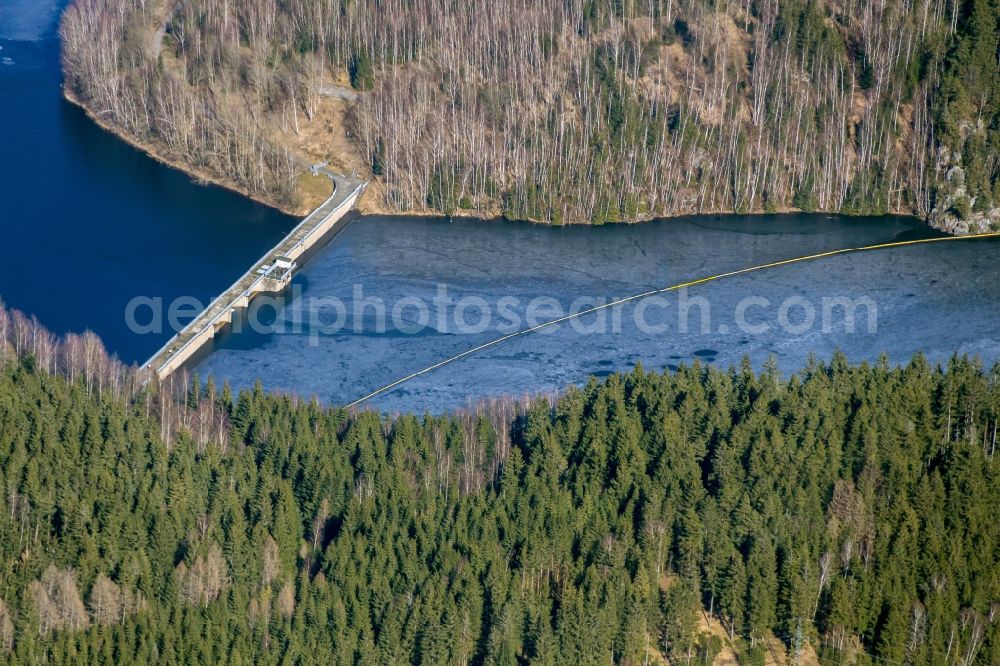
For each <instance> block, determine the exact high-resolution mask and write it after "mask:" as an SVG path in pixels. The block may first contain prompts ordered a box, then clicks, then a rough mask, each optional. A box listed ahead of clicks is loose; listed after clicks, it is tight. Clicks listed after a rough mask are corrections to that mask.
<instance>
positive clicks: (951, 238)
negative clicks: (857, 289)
mask: <svg viewBox="0 0 1000 666" xmlns="http://www.w3.org/2000/svg"><path fill="white" fill-rule="evenodd" d="M980 238H1000V232H990V233H984V234H970V235H968V236H940V237H937V238H919V239H916V240H907V241H892V242H890V243H877V244H875V245H865V246H863V247H845V248H841V249H839V250H829V251H827V252H818V253H816V254H809V255H806V256H804V257H795V258H793V259H782V260H780V261H772V262H769V263H766V264H760V265H758V266H750V267H748V268H741V269H739V270H735V271H729V272H728V273H719V274H718V275H710V276H708V277H703V278H698V279H697V280H690V281H688V282H681V283H680V284H675V285H671V286H669V287H663V288H661V289H653V290H650V291H644V292H642V293H641V294H634V295H632V296H626V297H625V298H619V299H618V300H616V301H613V302H611V303H604V304H603V305H597V306H595V307H592V308H588V309H586V310H582V311H580V312H574V313H572V314H568V315H565V316H562V317H559V318H557V319H552V320H550V321H546V322H542V323H541V324H537V325H535V326H531V327H529V328H525V329H521V330H520V331H514V332H513V333H508V334H507V335H503V336H500V337H499V338H495V339H493V340H490V341H489V342H485V343H483V344H481V345H479V346H477V347H473V348H472V349H467V350H466V351H464V352H462V353H460V354H455V355H454V356H451V357H449V358H446V359H444V360H443V361H438V362H437V363H435V364H434V365H429V366H427V367H426V368H424V369H422V370H418V371H417V372H413V373H411V374H409V375H406V376H405V377H401V378H400V379H397V380H396V381H394V382H392V383H391V384H386V385H385V386H382V387H381V388H378V389H376V390H374V391H372V392H371V393H369V394H367V395H365V396H363V397H361V398H358V399H357V400H355V401H354V402H350V403H348V404H347V407H348V408H350V407H355V406H357V405H360V404H361V403H362V402H365V401H367V400H371V399H372V398H374V397H375V396H377V395H381V394H382V393H385V392H387V391H391V390H392V389H394V388H396V387H397V386H399V385H400V384H403V383H405V382H408V381H410V380H411V379H416V378H417V377H419V376H421V375H426V374H427V373H428V372H433V371H434V370H437V369H438V368H440V367H443V366H445V365H448V364H449V363H454V362H455V361H460V360H462V359H463V358H465V357H467V356H472V355H473V354H477V353H479V352H481V351H483V350H485V349H489V348H490V347H495V346H497V345H500V344H503V343H505V342H507V341H509V340H513V339H514V338H519V337H522V336H525V335H529V334H531V333H534V332H536V331H540V330H542V329H543V328H547V327H549V326H555V325H556V324H561V323H562V322H564V321H569V320H571V319H576V318H577V317H583V316H585V315H588V314H592V313H594V312H598V311H600V310H604V309H607V308H612V307H615V306H618V305H621V304H623V303H628V302H630V301H636V300H639V299H641V298H646V297H647V296H654V295H656V294H664V293H667V292H670V291H677V290H679V289H684V288H686V287H693V286H695V285H699V284H705V283H706V282H714V281H716V280H721V279H723V278H728V277H735V276H737V275H743V274H745V273H753V272H755V271H762V270H765V269H767V268H777V267H779V266H787V265H789V264H797V263H800V262H803V261H812V260H814V259H823V258H825V257H833V256H836V255H838V254H850V253H852V252H869V251H872V250H886V249H889V248H894V247H903V246H905V245H921V244H924V243H943V242H946V241H962V240H975V239H980Z"/></svg>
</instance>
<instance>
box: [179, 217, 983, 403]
mask: <svg viewBox="0 0 1000 666" xmlns="http://www.w3.org/2000/svg"><path fill="white" fill-rule="evenodd" d="M921 233H923V232H922V230H921V228H920V227H919V225H918V223H917V222H916V221H914V220H911V219H907V218H894V217H886V218H869V219H857V218H840V217H830V216H805V215H784V216H774V217H740V216H706V217H692V218H680V219H673V220H663V221H658V222H654V223H650V224H643V225H633V226H605V227H567V228H549V227H542V226H535V225H527V224H511V223H505V222H479V221H461V222H449V221H447V220H441V219H426V218H425V219H419V218H418V219H415V218H384V217H368V218H362V219H360V220H358V221H357V222H355V223H354V224H353V225H352V226H351V227H349V228H348V229H347V230H346V231H345V232H343V233H342V234H341V235H340V236H338V237H337V239H336V240H335V241H334V242H333V243H331V244H330V245H329V246H327V247H326V248H324V249H323V250H322V251H320V252H319V253H318V254H317V256H316V257H315V258H314V259H313V260H312V261H311V262H310V263H308V264H307V265H306V266H305V268H304V269H303V270H302V272H301V273H300V274H299V275H298V276H297V277H296V286H297V289H299V290H300V291H299V292H298V293H297V295H296V297H295V299H294V300H292V301H291V302H290V303H288V305H287V306H286V307H285V308H284V309H283V310H282V311H281V312H280V313H279V314H278V320H279V321H281V322H283V323H285V326H284V328H283V329H282V330H279V331H278V332H275V333H272V334H267V335H258V334H252V333H240V334H236V335H229V336H225V337H224V338H222V339H221V340H220V341H219V342H218V344H217V346H216V350H215V351H214V352H213V353H212V354H211V355H210V356H209V357H208V358H207V359H206V360H205V361H203V362H202V363H201V364H200V366H199V367H198V368H197V371H198V373H199V374H201V375H202V376H203V377H204V376H205V375H207V374H213V375H215V376H216V378H217V379H228V380H230V381H231V382H232V384H233V385H234V387H236V388H239V387H247V386H252V385H253V383H254V381H255V380H256V379H257V378H258V377H259V378H261V379H262V380H263V383H264V386H265V387H266V388H269V389H275V390H281V391H287V392H290V393H297V394H301V395H305V396H311V395H315V396H317V397H319V398H320V399H321V400H323V401H324V402H328V403H344V402H350V401H352V400H354V399H357V398H359V397H361V396H362V395H365V394H367V393H368V392H369V391H371V390H374V389H375V388H378V387H380V386H382V385H385V384H387V383H389V382H391V381H394V380H396V379H399V378H400V377H403V376H405V375H408V374H409V373H412V372H415V371H417V370H419V369H421V368H424V367H426V366H428V365H431V364H433V363H436V362H438V361H441V360H443V359H445V358H448V357H450V356H452V355H454V354H457V353H460V352H462V351H465V350H467V349H470V348H472V347H475V346H477V345H479V344H482V343H483V342H486V341H488V340H490V339H493V338H495V337H497V336H498V335H500V334H502V333H504V332H507V330H509V328H503V326H504V325H505V324H507V323H509V322H504V321H501V320H500V318H499V316H498V311H497V307H496V304H497V303H498V301H499V299H501V298H503V297H513V298H515V299H517V303H518V305H517V306H516V307H515V308H513V311H514V312H515V313H516V314H517V315H518V316H519V317H520V318H521V326H523V325H524V319H525V315H526V307H527V304H528V303H529V302H531V300H532V299H533V298H535V297H539V296H544V297H550V298H552V299H555V301H556V302H558V304H559V305H560V306H561V307H562V308H563V309H566V310H568V309H569V308H570V306H571V304H572V303H573V302H574V300H575V299H577V298H578V297H580V296H586V297H589V298H590V299H592V300H593V299H601V298H606V299H609V300H612V299H614V298H618V297H623V296H627V295H630V294H634V293H638V292H642V291H645V290H648V289H652V288H659V287H664V286H668V285H671V284H676V283H678V282H683V281H686V280H691V279H694V278H699V277H704V276H709V275H715V274H718V273H722V272H726V271H731V270H736V269H739V268H744V267H747V266H751V265H757V264H761V263H765V262H770V261H775V260H779V259H785V258H791V257H797V256H801V255H805V254H811V253H815V252H821V251H825V250H831V249H837V248H842V247H857V246H861V245H866V244H871V243H877V242H884V241H887V240H892V239H894V238H906V237H910V236H913V235H920V234H921ZM997 246H998V243H997V242H994V241H964V242H948V243H934V244H928V245H917V246H909V247H904V248H898V249H893V250H887V251H878V252H866V253H858V254H850V255H840V256H834V257H830V258H827V259H821V260H817V261H811V262H805V263H801V264H795V265H791V266H784V267H779V268H774V269H769V270H766V271H761V272H758V273H752V274H747V275H741V276H736V277H732V278H727V279H724V280H720V281H717V282H711V283H707V284H703V285H699V286H697V287H693V288H691V289H690V290H688V292H687V294H686V298H687V300H686V301H683V302H682V300H681V298H680V296H679V295H678V294H676V293H673V294H667V295H665V296H664V299H665V300H664V302H663V303H661V304H654V305H650V306H647V307H646V308H645V311H644V315H645V321H646V323H647V324H650V325H651V326H649V327H646V328H644V329H641V328H640V327H639V326H637V325H636V323H635V314H636V312H635V310H636V306H635V305H634V304H630V305H626V306H624V307H622V308H621V309H620V312H619V314H618V315H617V316H618V319H619V320H620V322H621V323H620V330H619V331H618V332H614V331H613V330H612V329H613V328H614V320H613V318H612V314H611V311H610V310H607V311H604V312H603V313H602V316H604V319H603V321H604V330H603V332H602V330H601V320H599V319H598V315H596V314H595V315H588V316H587V317H584V318H583V319H581V320H580V321H579V325H578V326H577V327H574V326H571V325H569V324H561V325H559V326H558V327H557V328H556V329H555V330H551V331H547V332H546V333H545V334H533V335H529V336H525V337H521V338H517V339H515V340H512V341H510V342H507V343H505V344H503V345H500V346H496V347H492V348H490V349H487V350H485V351H483V352H481V353H479V354H477V355H475V356H472V357H469V358H465V359H463V360H460V361H458V362H455V363H453V364H450V365H447V366H444V367H442V368H440V369H438V370H435V371H433V372H431V373H429V374H427V375H424V376H421V377H418V378H416V379H414V380H412V381H410V382H407V383H406V384H403V385H402V386H401V387H400V388H398V389H396V390H394V391H392V392H390V393H387V394H385V395H382V396H379V397H378V398H376V399H374V400H373V401H372V403H371V404H372V406H374V407H377V408H379V409H383V410H386V411H397V410H400V411H402V410H411V411H417V412H423V411H425V410H430V411H432V412H439V411H443V410H447V409H451V408H456V407H461V406H463V405H466V404H468V403H469V402H474V401H476V400H478V399H480V398H484V397H488V396H492V395H500V394H514V395H523V394H527V393H535V392H539V391H551V390H558V389H561V388H564V387H565V386H566V385H568V384H572V383H582V382H585V381H586V380H587V378H588V377H589V376H590V375H596V376H599V377H603V376H607V375H608V374H610V373H612V372H615V371H619V370H628V369H630V368H632V367H633V366H634V365H635V364H636V363H637V362H641V363H642V364H643V366H645V367H646V368H648V369H652V370H663V369H665V368H670V369H673V368H676V367H677V366H678V365H680V364H682V363H688V364H690V363H693V362H695V361H696V360H697V361H698V362H700V363H703V364H704V363H709V364H713V365H716V366H719V367H728V366H730V365H733V364H736V363H739V361H740V359H741V358H742V357H743V356H744V355H748V356H749V357H750V358H751V360H752V361H753V362H754V363H755V364H756V365H757V366H758V367H759V366H760V365H761V364H763V363H764V361H765V360H766V359H767V358H768V357H769V356H771V355H773V356H774V357H775V358H776V359H777V362H778V365H779V367H780V368H781V369H782V370H783V371H786V372H791V371H795V370H797V369H799V368H801V367H802V366H803V365H804V364H805V363H806V361H807V359H808V356H809V354H810V353H815V354H816V356H817V357H819V358H821V359H828V358H829V357H830V356H831V355H832V353H833V351H834V350H835V349H841V350H843V351H844V352H845V353H846V354H847V356H848V357H849V358H850V359H851V360H854V361H861V360H868V361H875V360H877V359H878V357H879V356H880V355H881V354H882V353H885V354H887V355H888V356H889V358H890V360H892V361H893V362H905V361H907V360H908V359H909V358H910V357H911V356H912V355H913V354H914V353H915V352H917V351H924V352H925V353H926V354H927V355H928V356H929V357H930V358H931V360H933V361H946V360H947V358H948V357H949V356H950V355H951V354H952V353H953V352H956V351H957V352H959V353H969V354H973V355H979V356H980V357H981V358H982V359H983V360H984V361H985V362H987V363H993V362H995V361H997V360H1000V298H997V295H996V289H995V285H996V284H997V281H998V279H1000V268H998V266H997V263H996V262H995V261H994V260H993V259H992V257H995V256H996V250H997ZM439 284H444V285H446V287H447V289H448V295H449V296H450V297H451V299H452V300H453V302H454V301H458V300H459V299H462V298H463V297H479V298H482V299H484V300H485V301H486V303H488V304H489V305H490V306H491V307H492V308H493V312H492V321H491V323H490V326H489V328H487V329H486V330H484V331H482V332H477V333H464V334H463V333H458V332H456V331H455V330H454V327H453V326H449V327H446V328H445V329H441V328H440V327H439V326H438V324H439V322H438V321H437V317H436V314H437V313H436V311H435V309H434V306H433V299H434V298H435V296H436V295H437V290H438V288H439ZM355 285H360V288H362V289H363V293H362V294H361V295H362V296H363V297H376V298H378V299H381V300H382V301H383V302H385V303H386V304H387V309H388V310H389V311H391V308H392V304H393V303H395V302H397V301H398V300H399V299H400V298H403V297H409V298H414V297H415V298H417V299H420V300H421V301H423V302H425V303H427V304H428V305H429V306H430V314H431V317H430V321H429V322H428V325H427V326H426V327H424V328H423V330H421V332H420V334H418V335H412V334H408V333H407V332H406V331H405V330H403V331H401V330H396V329H394V328H393V326H392V324H391V321H390V322H389V323H388V326H387V327H386V329H385V330H378V329H376V326H375V322H376V318H375V314H374V312H373V311H372V310H371V309H369V310H368V311H366V312H362V313H360V314H361V315H362V316H360V317H358V318H354V317H352V316H351V315H352V314H353V313H352V312H351V310H352V309H353V297H354V296H355V293H354V290H355V289H356V288H357V287H356V286H355ZM747 297H753V298H755V299H757V300H755V301H753V302H752V303H751V304H750V305H749V306H747V305H746V302H745V301H744V299H746V298H747ZM843 297H847V298H853V299H860V298H867V299H870V300H871V301H872V302H874V304H875V307H876V311H877V316H876V319H875V325H876V330H875V331H874V332H872V333H869V332H868V323H869V322H868V319H867V311H866V310H865V309H864V308H863V307H861V308H858V309H856V310H855V311H854V312H855V315H856V321H855V332H854V333H853V334H851V333H848V332H847V331H846V325H845V321H844V315H843V308H841V309H836V305H835V303H836V302H835V301H831V300H830V299H837V298H843ZM702 298H703V299H705V302H707V304H708V310H709V316H708V318H709V322H708V330H706V331H704V332H703V331H702V330H701V325H702V319H701V310H702V307H701V306H702V304H703V302H702V301H701V300H700V299H702ZM317 299H325V300H317ZM330 299H339V300H340V301H342V302H343V303H345V305H346V308H347V313H346V317H345V318H344V320H343V323H344V327H343V329H342V330H340V331H338V332H336V333H332V334H315V333H316V331H315V330H312V329H310V326H309V325H308V323H309V322H319V323H320V324H323V325H326V324H328V323H329V322H330V321H332V318H335V315H336V313H335V310H334V309H333V308H332V307H331V306H330V305H329V303H327V302H326V301H327V300H330ZM824 299H827V300H826V301H824ZM741 302H742V303H743V305H744V312H743V314H744V317H743V319H742V320H738V318H737V311H738V310H739V308H740V305H741ZM827 302H828V303H833V304H834V305H831V306H829V307H831V308H832V309H831V314H830V315H829V316H828V319H829V322H830V323H831V324H832V325H831V326H828V327H827V329H828V330H826V331H824V330H823V326H822V319H823V308H824V303H827ZM765 303H766V304H765ZM802 303H806V304H808V307H811V308H812V309H813V311H814V317H815V320H816V323H815V324H814V325H813V326H812V327H807V328H805V329H804V330H803V324H804V323H805V322H804V318H805V317H806V310H805V309H804V307H805V306H803V305H802ZM782 304H788V305H787V311H786V312H785V315H787V316H786V317H785V322H786V324H787V325H784V326H783V325H782V323H781V320H780V312H779V310H780V307H781V306H782ZM586 305H587V304H584V305H583V307H586ZM682 308H686V310H687V312H688V316H687V317H686V321H687V323H688V327H687V330H686V331H684V330H681V320H682V319H684V318H682V317H680V315H679V312H680V310H681V309H682ZM410 313H411V314H410V317H409V319H407V321H406V322H404V324H405V325H404V329H405V328H409V325H410V324H411V323H412V321H413V319H414V318H415V317H416V314H415V310H410ZM453 314H454V313H453V309H451V310H449V311H448V321H449V322H450V323H453V319H452V315H453ZM548 318H549V317H548V316H545V315H544V313H543V315H541V316H538V319H539V320H545V319H548ZM477 319H478V315H477V314H476V310H475V309H474V308H473V309H471V310H469V311H468V316H467V321H470V322H475V321H477ZM390 320H391V317H390ZM296 323H298V324H299V325H298V326H295V325H293V324H296ZM661 325H665V326H666V330H665V331H663V330H660V326H661ZM761 326H765V327H766V329H762V328H761ZM320 328H322V327H320ZM748 328H750V329H751V330H750V331H748V330H747V329H748Z"/></svg>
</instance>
